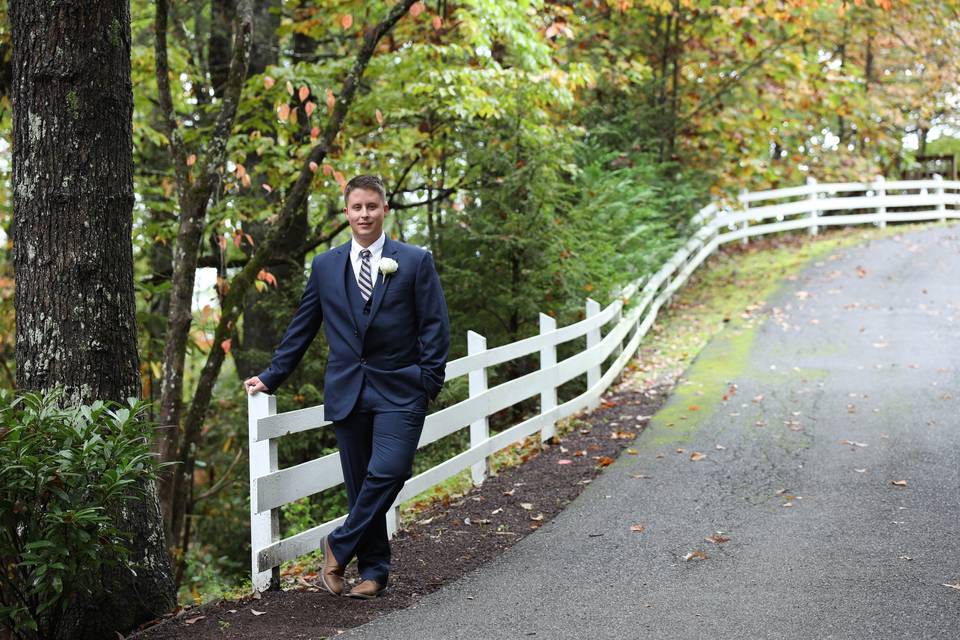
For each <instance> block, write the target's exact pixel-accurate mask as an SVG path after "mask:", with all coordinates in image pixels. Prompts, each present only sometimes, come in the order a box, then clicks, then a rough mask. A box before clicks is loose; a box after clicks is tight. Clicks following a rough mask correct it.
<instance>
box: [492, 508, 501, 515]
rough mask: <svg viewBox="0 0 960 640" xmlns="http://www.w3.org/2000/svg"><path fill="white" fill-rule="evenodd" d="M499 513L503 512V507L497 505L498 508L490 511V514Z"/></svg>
mask: <svg viewBox="0 0 960 640" xmlns="http://www.w3.org/2000/svg"><path fill="white" fill-rule="evenodd" d="M498 513H503V507H497V508H496V509H494V510H493V511H491V512H490V515H492V516H495V515H497V514H498Z"/></svg>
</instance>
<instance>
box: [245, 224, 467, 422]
mask: <svg viewBox="0 0 960 640" xmlns="http://www.w3.org/2000/svg"><path fill="white" fill-rule="evenodd" d="M382 258H393V259H394V260H396V261H397V264H398V268H397V270H396V271H394V272H393V273H391V274H390V275H388V276H387V277H386V279H384V276H383V274H382V273H378V274H377V276H378V277H377V283H376V285H375V286H374V288H373V299H372V301H371V308H370V314H369V316H368V318H367V324H366V330H364V327H363V326H358V324H357V321H356V318H355V316H354V314H353V312H352V310H351V307H350V302H349V299H348V297H347V289H346V286H347V280H346V278H345V277H344V273H345V271H346V270H347V269H349V270H350V271H349V277H351V278H353V277H354V273H353V266H352V265H350V264H348V263H349V261H350V241H349V240H348V241H347V242H345V243H344V244H342V245H340V246H339V247H335V248H333V249H330V250H329V251H326V252H324V253H322V254H320V255H318V256H316V257H315V258H314V259H313V263H312V265H311V271H310V277H309V280H308V281H307V286H306V288H305V289H304V292H303V297H302V298H301V300H300V306H299V307H298V308H297V312H296V314H295V315H294V317H293V320H291V322H290V326H289V327H287V330H286V332H285V333H284V335H283V339H282V340H281V341H280V346H279V347H277V349H276V351H274V353H273V358H272V360H271V362H270V366H269V367H267V369H266V370H264V371H263V372H262V373H261V374H260V375H259V376H258V377H259V378H260V381H261V382H262V383H263V384H264V385H265V386H266V387H267V389H269V392H270V393H273V392H275V391H276V389H277V387H278V386H280V384H282V383H283V381H284V380H286V379H287V377H288V376H289V375H290V374H291V373H292V372H293V369H294V368H295V367H296V366H297V363H299V362H300V358H302V357H303V354H304V352H306V350H307V347H308V346H310V342H311V341H312V340H313V338H314V336H315V335H316V334H317V331H318V330H319V329H320V325H321V324H323V325H324V330H325V333H326V336H327V342H328V343H329V345H330V356H329V358H328V360H327V372H326V376H325V378H324V388H323V399H324V418H325V419H327V420H331V421H332V420H342V419H344V418H346V417H347V415H348V414H349V413H350V411H351V410H352V409H353V406H354V403H355V402H356V399H357V396H358V395H359V393H360V386H361V384H362V382H363V377H364V375H366V377H367V379H368V380H369V382H370V384H371V385H373V387H374V388H375V389H376V390H377V391H379V392H380V393H381V394H382V395H383V396H384V397H385V398H386V399H387V400H389V401H390V402H393V403H395V404H397V405H398V406H402V405H406V404H409V403H411V402H413V401H415V400H417V399H418V398H420V397H421V396H423V395H424V394H426V396H427V397H428V398H430V399H433V398H436V397H437V394H438V393H440V388H441V387H442V386H443V381H444V377H445V375H446V364H447V353H448V352H449V349H450V320H449V318H448V317H447V304H446V301H445V300H444V296H443V289H442V288H441V287H440V278H439V276H438V275H437V270H436V267H435V266H434V262H433V256H432V255H431V254H430V252H428V251H426V250H424V249H420V248H418V247H414V246H412V245H408V244H405V243H403V242H398V241H396V240H391V239H390V238H389V237H387V238H384V244H383V252H382V253H381V259H382ZM324 320H326V322H325V323H324Z"/></svg>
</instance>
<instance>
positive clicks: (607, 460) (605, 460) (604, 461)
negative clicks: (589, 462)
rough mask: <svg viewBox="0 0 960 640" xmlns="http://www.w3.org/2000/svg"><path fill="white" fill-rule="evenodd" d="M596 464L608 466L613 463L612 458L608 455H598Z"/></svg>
mask: <svg viewBox="0 0 960 640" xmlns="http://www.w3.org/2000/svg"><path fill="white" fill-rule="evenodd" d="M597 464H598V465H600V466H601V467H608V466H610V465H611V464H613V458H611V457H610V456H599V457H598V458H597Z"/></svg>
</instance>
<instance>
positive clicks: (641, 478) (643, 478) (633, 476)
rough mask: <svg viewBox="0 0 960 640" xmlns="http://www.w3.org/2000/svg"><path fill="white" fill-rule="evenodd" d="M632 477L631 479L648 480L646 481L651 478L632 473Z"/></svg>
mask: <svg viewBox="0 0 960 640" xmlns="http://www.w3.org/2000/svg"><path fill="white" fill-rule="evenodd" d="M630 477H631V478H637V479H638V480H646V479H648V478H649V477H650V476H645V475H643V474H642V473H631V474H630Z"/></svg>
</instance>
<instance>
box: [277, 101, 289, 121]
mask: <svg viewBox="0 0 960 640" xmlns="http://www.w3.org/2000/svg"><path fill="white" fill-rule="evenodd" d="M277 115H278V116H280V119H281V120H283V121H284V122H286V121H287V118H289V117H290V105H288V104H282V105H280V106H279V107H277Z"/></svg>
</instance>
